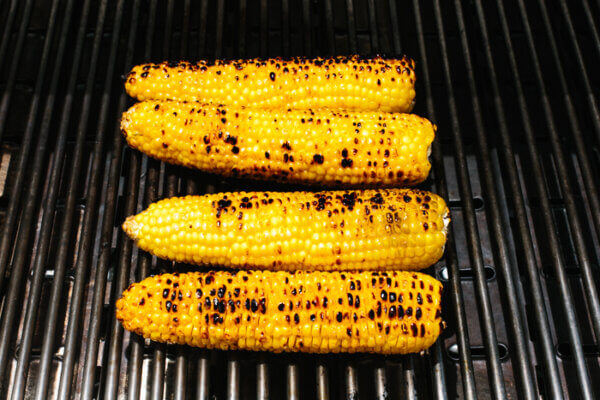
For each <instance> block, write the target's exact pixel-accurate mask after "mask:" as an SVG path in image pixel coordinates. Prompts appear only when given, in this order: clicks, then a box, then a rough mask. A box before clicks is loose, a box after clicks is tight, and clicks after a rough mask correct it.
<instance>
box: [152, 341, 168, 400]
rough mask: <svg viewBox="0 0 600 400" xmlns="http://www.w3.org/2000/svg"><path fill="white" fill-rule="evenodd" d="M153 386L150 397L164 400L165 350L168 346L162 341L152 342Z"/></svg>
mask: <svg viewBox="0 0 600 400" xmlns="http://www.w3.org/2000/svg"><path fill="white" fill-rule="evenodd" d="M152 347H153V348H154V351H153V353H152V372H151V374H152V388H151V391H150V398H151V399H152V400H162V398H163V392H164V387H165V361H166V359H165V352H166V349H167V346H165V345H164V344H162V343H152Z"/></svg>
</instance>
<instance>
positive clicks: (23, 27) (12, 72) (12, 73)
mask: <svg viewBox="0 0 600 400" xmlns="http://www.w3.org/2000/svg"><path fill="white" fill-rule="evenodd" d="M32 5H33V0H29V1H27V2H26V3H25V8H24V9H23V16H22V18H21V24H20V25H19V33H18V34H17V40H16V41H15V51H14V53H13V55H12V63H11V64H10V69H9V70H8V74H7V79H6V87H5V88H4V93H3V94H2V100H0V142H1V141H2V138H3V136H4V128H5V125H6V116H7V114H8V109H9V107H10V99H11V97H12V92H13V89H14V87H15V83H16V81H17V80H16V77H17V72H18V71H19V62H20V61H21V53H22V52H23V47H24V46H23V43H24V41H25V34H26V33H27V27H28V26H29V20H30V17H31V7H32ZM48 32H50V24H48ZM3 60H4V58H3ZM41 67H42V65H41V64H40V69H41ZM4 240H9V239H5V236H4V235H2V244H3V246H2V247H1V249H2V250H4ZM3 264H4V263H0V273H1V275H0V279H3V276H4V272H5V270H4V269H2V265H3ZM1 283H2V281H1V280H0V289H1V288H2V285H1Z"/></svg>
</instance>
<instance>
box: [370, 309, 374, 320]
mask: <svg viewBox="0 0 600 400" xmlns="http://www.w3.org/2000/svg"><path fill="white" fill-rule="evenodd" d="M369 319H371V320H373V319H375V311H373V310H369Z"/></svg>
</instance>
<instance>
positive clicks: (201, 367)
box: [196, 351, 210, 400]
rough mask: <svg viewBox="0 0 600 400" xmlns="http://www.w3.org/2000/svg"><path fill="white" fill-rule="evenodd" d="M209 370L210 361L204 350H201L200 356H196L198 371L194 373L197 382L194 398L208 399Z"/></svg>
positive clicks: (199, 399)
mask: <svg viewBox="0 0 600 400" xmlns="http://www.w3.org/2000/svg"><path fill="white" fill-rule="evenodd" d="M209 371H210V361H209V359H208V356H207V354H206V352H205V351H202V352H201V354H200V357H199V358H198V373H197V375H196V381H197V382H198V390H197V392H196V399H198V400H208V396H209V391H208V384H209Z"/></svg>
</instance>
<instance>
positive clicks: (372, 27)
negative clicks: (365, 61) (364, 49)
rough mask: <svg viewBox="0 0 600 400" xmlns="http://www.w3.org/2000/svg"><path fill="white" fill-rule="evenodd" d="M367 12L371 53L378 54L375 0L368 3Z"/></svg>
mask: <svg viewBox="0 0 600 400" xmlns="http://www.w3.org/2000/svg"><path fill="white" fill-rule="evenodd" d="M367 4H368V10H369V31H370V36H371V53H378V52H379V34H378V33H377V9H376V8H375V0H369V1H368V3H367Z"/></svg>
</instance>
